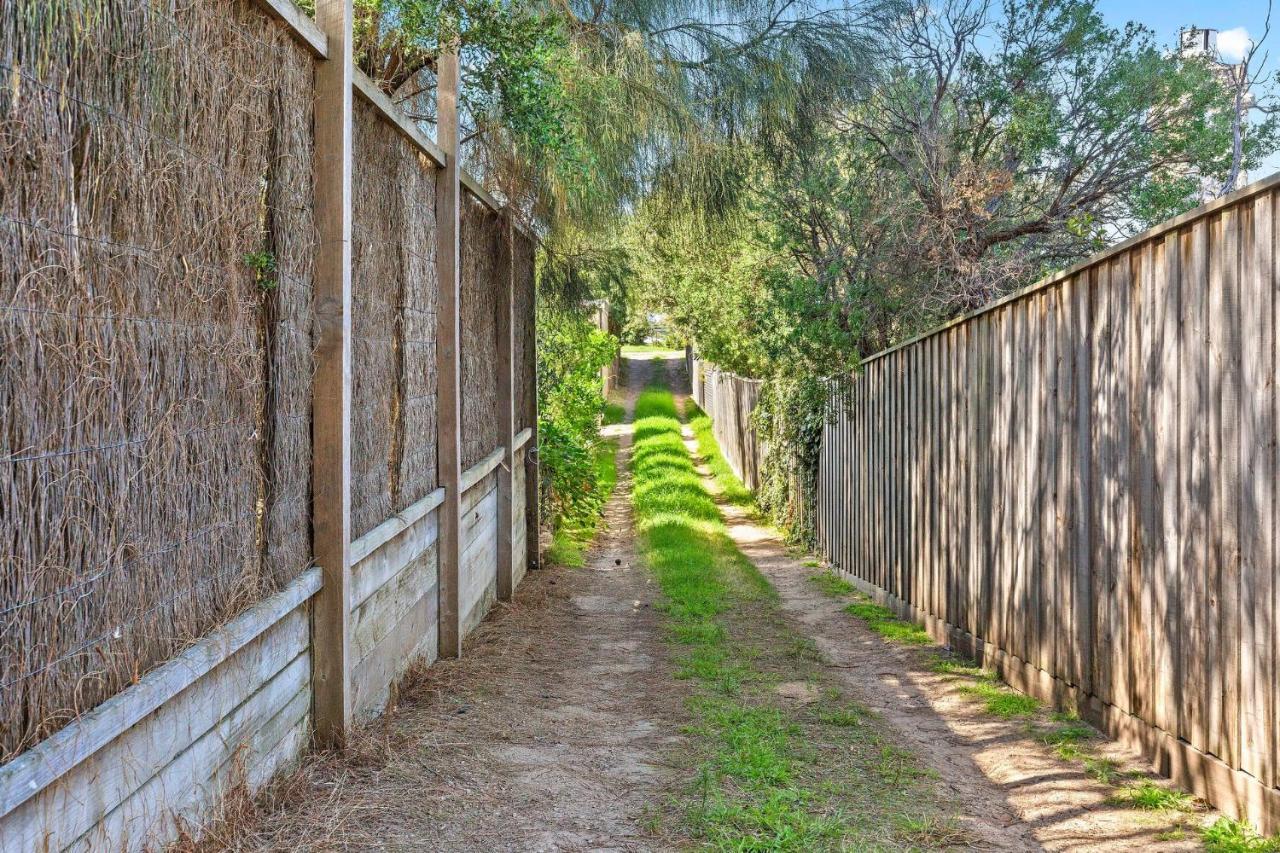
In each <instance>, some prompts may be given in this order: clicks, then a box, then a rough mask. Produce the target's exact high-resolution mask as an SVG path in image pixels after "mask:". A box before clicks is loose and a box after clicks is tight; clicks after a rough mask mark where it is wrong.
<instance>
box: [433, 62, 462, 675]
mask: <svg viewBox="0 0 1280 853" xmlns="http://www.w3.org/2000/svg"><path fill="white" fill-rule="evenodd" d="M458 76H459V75H458V54H457V51H456V48H454V49H452V50H449V51H448V52H445V53H442V54H441V55H440V58H439V61H438V62H437V77H436V119H437V122H436V128H437V138H436V144H437V145H439V146H440V149H441V151H442V152H443V153H444V160H445V164H444V167H443V168H442V169H440V170H439V171H438V172H437V173H436V240H437V245H436V273H437V281H438V284H439V291H440V296H439V303H438V304H437V306H436V377H437V379H436V389H437V391H436V395H437V396H436V441H437V447H438V450H437V456H436V459H437V463H436V464H437V466H438V469H439V480H440V486H441V487H443V488H444V503H443V504H441V506H440V509H439V510H438V512H439V514H440V515H439V518H440V532H439V543H440V549H439V555H440V571H439V576H438V577H439V583H438V586H437V589H438V590H439V625H440V635H439V641H440V646H439V655H440V657H442V658H456V657H459V656H460V655H461V653H462V621H461V619H462V614H461V611H460V608H459V602H458V590H459V587H458V584H459V570H460V568H461V567H460V563H461V559H462V548H461V541H460V536H461V530H462V495H461V494H460V491H459V490H460V488H461V484H462V441H461V436H462V397H461V393H460V391H461V384H462V376H461V373H462V371H461V366H460V356H461V344H462V324H461V319H460V313H461V312H460V310H459V309H460V307H461V301H462V300H461V295H462V280H461V278H460V276H459V261H460V255H461V252H460V240H461V216H460V213H459V209H460V205H461V201H462V198H461V193H462V186H461V181H460V175H459V172H460V169H461V167H460V164H459V163H458Z"/></svg>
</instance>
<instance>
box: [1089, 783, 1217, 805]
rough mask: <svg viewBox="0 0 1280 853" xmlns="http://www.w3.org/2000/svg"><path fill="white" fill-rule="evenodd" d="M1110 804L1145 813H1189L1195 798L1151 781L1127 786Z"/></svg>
mask: <svg viewBox="0 0 1280 853" xmlns="http://www.w3.org/2000/svg"><path fill="white" fill-rule="evenodd" d="M1108 802H1110V803H1112V804H1114V805H1120V806H1128V807H1129V808H1134V809H1142V810H1144V811H1158V812H1169V811H1178V812H1181V811H1187V810H1188V809H1190V808H1192V807H1193V806H1194V805H1195V798H1194V797H1192V796H1191V795H1190V794H1187V793H1184V792H1182V791H1175V790H1173V789H1172V788H1166V787H1164V786H1163V785H1158V784H1156V783H1155V782H1152V781H1151V780H1150V779H1144V780H1143V781H1141V782H1135V783H1134V784H1132V785H1126V786H1124V787H1123V788H1121V789H1120V790H1119V791H1117V792H1116V793H1115V794H1113V795H1112V796H1111V797H1110V798H1109V799H1108Z"/></svg>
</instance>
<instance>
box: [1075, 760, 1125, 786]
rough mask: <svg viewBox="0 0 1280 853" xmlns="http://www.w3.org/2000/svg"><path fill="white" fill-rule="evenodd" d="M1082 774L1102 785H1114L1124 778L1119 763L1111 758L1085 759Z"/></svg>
mask: <svg viewBox="0 0 1280 853" xmlns="http://www.w3.org/2000/svg"><path fill="white" fill-rule="evenodd" d="M1084 772H1085V773H1088V774H1089V775H1090V776H1092V777H1093V778H1094V779H1096V780H1097V781H1099V782H1101V783H1102V784H1104V785H1114V784H1116V782H1118V781H1119V780H1120V779H1122V778H1123V777H1124V774H1123V773H1122V772H1121V771H1120V762H1118V761H1115V760H1114V759H1111V758H1085V759H1084Z"/></svg>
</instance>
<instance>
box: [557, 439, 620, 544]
mask: <svg viewBox="0 0 1280 853" xmlns="http://www.w3.org/2000/svg"><path fill="white" fill-rule="evenodd" d="M617 457H618V443H617V442H616V441H612V440H609V441H602V442H600V443H599V444H598V445H597V446H596V449H595V454H594V456H593V457H592V462H593V464H594V465H595V477H596V486H597V489H596V493H597V494H598V495H599V496H600V498H599V500H598V501H594V502H593V503H592V505H591V506H590V507H588V508H587V509H586V510H584V511H583V512H582V513H581V514H579V515H576V516H572V517H569V518H565V519H562V520H561V522H560V524H559V526H558V527H557V528H556V530H555V532H554V533H553V534H552V538H551V545H550V547H548V548H547V552H546V558H547V559H548V560H549V561H550V562H552V563H554V564H556V565H558V566H565V567H567V568H571V569H580V568H582V567H583V566H585V565H586V563H587V549H588V548H590V547H591V540H592V539H594V538H595V535H596V532H597V531H598V530H599V529H600V520H601V515H600V513H601V511H602V510H603V509H604V504H605V502H606V501H607V500H608V499H609V495H611V494H613V489H614V487H615V486H616V485H617V484H618V466H617Z"/></svg>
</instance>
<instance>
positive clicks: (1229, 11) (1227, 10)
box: [1098, 0, 1280, 45]
mask: <svg viewBox="0 0 1280 853" xmlns="http://www.w3.org/2000/svg"><path fill="white" fill-rule="evenodd" d="M1098 8H1099V9H1101V10H1102V12H1103V14H1105V15H1106V16H1107V19H1108V22H1109V23H1111V24H1112V25H1114V26H1119V25H1121V24H1123V23H1124V22H1126V21H1138V22H1139V23H1143V24H1146V25H1147V26H1148V27H1150V28H1151V29H1153V30H1155V33H1156V36H1157V37H1158V38H1159V39H1160V41H1161V42H1162V43H1165V44H1169V45H1172V44H1173V43H1174V40H1175V39H1176V38H1177V37H1178V30H1179V29H1181V28H1182V27H1186V26H1192V25H1194V26H1197V27H1209V28H1212V29H1218V30H1230V29H1234V28H1236V27H1245V28H1246V29H1247V30H1248V31H1249V32H1250V34H1252V35H1254V36H1255V37H1257V36H1260V35H1262V27H1263V24H1264V22H1265V21H1266V17H1267V0H1211V2H1206V0H1099V2H1098ZM1277 17H1278V18H1280V15H1277ZM1277 23H1280V21H1277ZM1272 40H1275V41H1277V43H1280V33H1272V34H1271V38H1269V39H1267V43H1268V44H1270V43H1271V42H1272Z"/></svg>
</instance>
